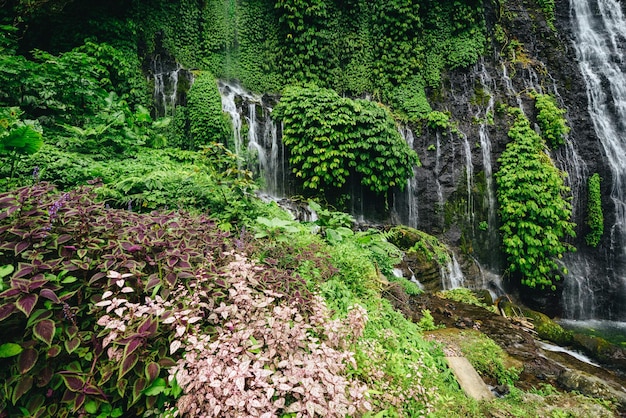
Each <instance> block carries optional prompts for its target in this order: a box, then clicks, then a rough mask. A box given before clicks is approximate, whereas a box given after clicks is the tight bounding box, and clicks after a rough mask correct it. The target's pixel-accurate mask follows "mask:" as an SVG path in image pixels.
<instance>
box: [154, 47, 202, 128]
mask: <svg viewBox="0 0 626 418" xmlns="http://www.w3.org/2000/svg"><path fill="white" fill-rule="evenodd" d="M150 72H151V73H152V74H151V76H148V81H149V80H150V77H152V82H153V83H154V90H153V92H152V97H153V99H154V104H155V107H156V116H157V117H158V116H173V115H174V111H175V109H176V105H178V104H179V102H180V97H179V96H183V97H184V93H183V92H180V91H179V90H180V83H182V82H183V80H185V82H186V86H187V87H188V86H189V85H190V84H191V83H192V82H193V75H192V73H191V72H190V71H189V70H186V69H184V68H182V67H181V65H180V64H179V63H177V62H176V61H173V60H172V59H167V58H162V57H161V56H160V55H156V56H154V57H153V58H152V61H151V62H150Z"/></svg>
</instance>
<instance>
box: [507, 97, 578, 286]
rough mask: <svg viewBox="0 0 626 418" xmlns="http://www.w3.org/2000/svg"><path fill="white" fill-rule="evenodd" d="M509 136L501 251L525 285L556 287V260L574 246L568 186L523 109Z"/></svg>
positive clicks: (513, 112)
mask: <svg viewBox="0 0 626 418" xmlns="http://www.w3.org/2000/svg"><path fill="white" fill-rule="evenodd" d="M510 113H511V115H512V116H513V117H514V118H515V120H514V123H513V126H512V127H511V129H510V130H509V132H508V135H509V138H511V139H512V142H510V143H509V144H508V145H507V147H506V150H505V151H504V152H503V153H502V156H501V157H500V159H499V160H498V161H499V163H500V170H499V171H498V172H497V173H496V180H497V184H498V203H499V205H500V208H499V213H500V217H501V221H502V226H501V227H500V231H501V232H502V241H503V249H504V252H505V253H506V255H507V260H508V262H509V268H510V270H511V272H515V273H519V274H520V275H521V281H522V284H524V285H526V286H530V287H533V288H534V287H537V286H539V287H540V288H541V289H544V288H546V287H549V288H551V289H555V286H554V282H555V281H556V280H559V279H560V273H559V272H561V273H564V274H566V273H567V271H566V270H565V268H560V267H559V265H557V263H556V261H555V259H558V258H561V257H562V256H563V254H564V253H565V252H567V251H573V250H574V247H573V246H572V245H570V244H568V243H567V242H565V241H564V240H565V239H566V238H567V237H573V236H574V235H575V233H574V226H575V225H574V224H573V223H572V222H570V217H571V214H572V209H571V203H570V202H569V200H568V199H567V198H566V197H565V195H566V194H568V192H569V188H568V187H566V186H565V185H564V183H563V173H562V172H561V171H559V170H558V169H557V168H556V167H555V166H554V164H553V163H552V161H551V160H550V158H549V157H548V155H547V154H545V152H543V148H544V146H545V144H544V142H543V140H542V139H541V137H540V136H539V135H538V134H537V133H536V132H535V131H534V130H533V129H532V127H531V126H530V122H529V121H528V119H527V118H526V116H524V114H523V113H522V112H521V110H520V109H512V110H511V112H510Z"/></svg>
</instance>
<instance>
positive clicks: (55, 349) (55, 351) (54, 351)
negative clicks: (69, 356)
mask: <svg viewBox="0 0 626 418" xmlns="http://www.w3.org/2000/svg"><path fill="white" fill-rule="evenodd" d="M60 352H61V346H60V345H53V346H52V347H50V348H49V349H48V352H47V353H46V356H47V357H48V358H53V357H56V356H58V355H59V353H60Z"/></svg>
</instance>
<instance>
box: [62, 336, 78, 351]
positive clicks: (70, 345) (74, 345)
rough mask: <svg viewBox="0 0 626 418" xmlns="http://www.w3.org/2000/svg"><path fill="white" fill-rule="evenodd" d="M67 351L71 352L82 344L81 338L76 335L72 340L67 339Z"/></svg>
mask: <svg viewBox="0 0 626 418" xmlns="http://www.w3.org/2000/svg"><path fill="white" fill-rule="evenodd" d="M64 345H65V351H67V352H68V354H71V353H73V352H74V350H76V349H77V348H78V347H79V346H80V338H78V337H74V338H72V339H71V340H65V343H64Z"/></svg>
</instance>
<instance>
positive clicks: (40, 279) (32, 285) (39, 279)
mask: <svg viewBox="0 0 626 418" xmlns="http://www.w3.org/2000/svg"><path fill="white" fill-rule="evenodd" d="M48 282H49V280H48V279H46V278H44V275H43V274H38V275H37V276H35V277H33V278H32V279H30V282H29V283H28V291H29V292H32V291H33V290H36V289H39V288H40V287H42V286H43V285H44V284H46V283H48Z"/></svg>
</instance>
